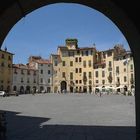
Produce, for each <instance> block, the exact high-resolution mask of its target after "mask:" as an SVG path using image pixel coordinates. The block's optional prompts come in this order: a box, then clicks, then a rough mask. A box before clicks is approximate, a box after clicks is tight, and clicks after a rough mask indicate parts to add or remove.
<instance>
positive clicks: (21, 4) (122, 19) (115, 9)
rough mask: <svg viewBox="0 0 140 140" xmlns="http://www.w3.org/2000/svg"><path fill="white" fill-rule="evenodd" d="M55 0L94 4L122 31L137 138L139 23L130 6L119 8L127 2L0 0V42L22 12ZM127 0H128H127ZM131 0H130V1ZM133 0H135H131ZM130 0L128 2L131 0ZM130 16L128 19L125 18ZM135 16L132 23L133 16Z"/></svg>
mask: <svg viewBox="0 0 140 140" xmlns="http://www.w3.org/2000/svg"><path fill="white" fill-rule="evenodd" d="M59 2H67V3H71V2H73V3H79V4H83V5H86V6H89V7H91V8H94V9H96V10H98V11H100V12H101V13H103V14H105V15H106V16H107V17H108V18H110V19H111V20H112V21H113V22H114V23H115V24H116V25H117V26H118V28H119V29H120V30H121V31H122V33H123V34H124V36H125V37H126V39H127V41H128V43H129V45H130V47H131V50H132V52H133V56H134V64H135V81H136V82H135V83H136V84H135V92H136V94H135V96H136V97H135V101H136V128H137V139H140V119H139V118H140V94H139V93H140V86H139V85H138V84H139V83H140V74H139V71H140V59H139V52H140V33H139V32H138V30H137V28H136V26H137V27H138V28H139V31H140V25H139V24H136V21H137V20H138V18H137V16H136V17H135V14H137V13H135V14H134V16H132V15H131V14H132V13H131V12H133V11H132V10H130V8H131V7H128V9H127V8H126V9H127V10H126V9H123V10H124V11H125V10H126V12H128V11H130V12H129V15H126V14H125V12H124V11H123V10H122V9H121V8H120V7H122V8H124V7H125V6H128V5H129V4H125V6H124V5H123V3H122V1H121V0H117V2H116V1H115V0H104V1H103V0H92V1H90V2H89V1H85V0H63V1H61V0H52V1H51V2H50V1H49V2H48V0H43V1H42V0H36V1H31V0H29V1H25V0H18V1H16V0H3V1H1V5H2V6H1V9H0V31H1V32H0V45H1V44H2V42H3V40H4V39H5V37H6V35H7V34H8V32H9V31H10V30H11V28H12V27H13V26H14V25H15V24H16V23H17V22H18V21H19V20H20V19H21V18H22V17H25V15H26V14H28V13H30V12H32V11H33V10H35V9H37V8H40V7H42V6H45V5H48V4H53V3H59ZM127 2H129V1H127ZM130 2H131V1H130ZM131 3H132V4H133V3H136V4H135V6H137V1H136V0H134V1H133V2H131ZM131 3H130V4H131ZM129 16H130V17H132V20H131V19H130V18H129ZM134 19H135V23H133V20H134Z"/></svg>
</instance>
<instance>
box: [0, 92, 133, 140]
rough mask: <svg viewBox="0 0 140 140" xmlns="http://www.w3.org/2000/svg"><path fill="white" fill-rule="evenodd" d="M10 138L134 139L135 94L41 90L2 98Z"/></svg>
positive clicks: (0, 104)
mask: <svg viewBox="0 0 140 140" xmlns="http://www.w3.org/2000/svg"><path fill="white" fill-rule="evenodd" d="M0 110H4V111H6V117H7V118H6V120H7V140H134V139H135V101H134V97H132V96H123V95H104V96H102V97H99V96H96V95H90V94H38V95H19V96H11V97H1V98H0Z"/></svg>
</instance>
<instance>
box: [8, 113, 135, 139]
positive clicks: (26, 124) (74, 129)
mask: <svg viewBox="0 0 140 140" xmlns="http://www.w3.org/2000/svg"><path fill="white" fill-rule="evenodd" d="M79 119H80V118H79ZM6 120H7V139H6V140H135V127H133V126H86V125H85V126H83V125H81V126H80V125H53V124H52V125H50V124H49V125H42V123H44V122H46V121H49V120H50V118H41V117H32V116H21V115H20V113H19V112H10V111H6Z"/></svg>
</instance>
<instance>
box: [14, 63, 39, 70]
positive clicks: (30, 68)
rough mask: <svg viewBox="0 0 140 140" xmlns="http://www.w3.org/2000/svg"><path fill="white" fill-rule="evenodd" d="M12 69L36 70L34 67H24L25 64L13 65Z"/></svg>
mask: <svg viewBox="0 0 140 140" xmlns="http://www.w3.org/2000/svg"><path fill="white" fill-rule="evenodd" d="M13 68H18V69H26V70H37V69H35V68H34V67H31V66H29V65H25V64H13Z"/></svg>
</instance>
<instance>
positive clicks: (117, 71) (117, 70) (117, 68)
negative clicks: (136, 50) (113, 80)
mask: <svg viewBox="0 0 140 140" xmlns="http://www.w3.org/2000/svg"><path fill="white" fill-rule="evenodd" d="M116 73H117V74H119V73H120V71H119V66H117V67H116Z"/></svg>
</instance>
